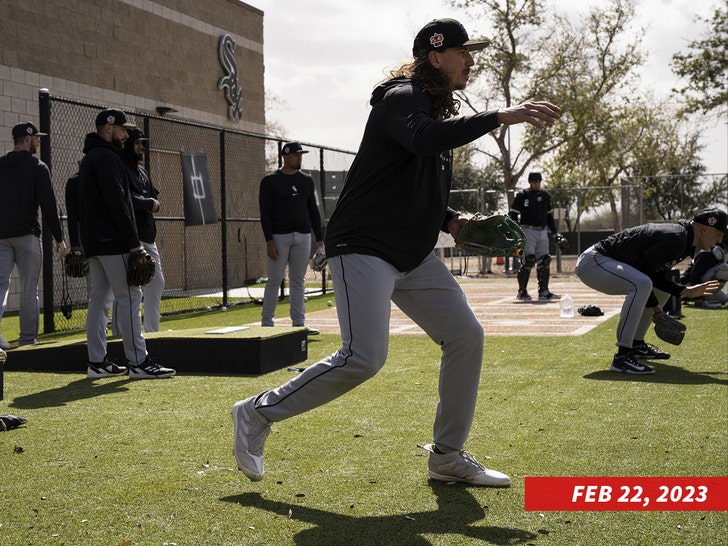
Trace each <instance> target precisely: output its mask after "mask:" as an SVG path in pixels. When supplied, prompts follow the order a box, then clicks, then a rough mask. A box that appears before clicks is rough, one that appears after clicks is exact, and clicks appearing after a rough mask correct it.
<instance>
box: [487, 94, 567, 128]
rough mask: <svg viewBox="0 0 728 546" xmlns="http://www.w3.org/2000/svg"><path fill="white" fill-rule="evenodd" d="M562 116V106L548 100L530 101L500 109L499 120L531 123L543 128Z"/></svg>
mask: <svg viewBox="0 0 728 546" xmlns="http://www.w3.org/2000/svg"><path fill="white" fill-rule="evenodd" d="M560 117H561V108H559V107H558V106H556V105H555V104H551V103H550V102H548V101H528V102H524V103H522V104H519V105H517V106H511V107H510V108H504V109H501V110H498V122H499V123H501V124H502V125H515V124H517V123H530V124H531V125H533V126H535V127H538V128H539V129H543V128H544V127H545V126H546V125H549V124H551V123H553V122H555V121H558V119H559V118H560Z"/></svg>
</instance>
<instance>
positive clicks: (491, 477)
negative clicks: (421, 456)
mask: <svg viewBox="0 0 728 546" xmlns="http://www.w3.org/2000/svg"><path fill="white" fill-rule="evenodd" d="M422 447H424V448H425V449H426V450H427V451H429V452H430V458H429V460H428V461H427V474H428V475H429V476H430V478H431V479H433V480H438V481H441V482H465V483H469V484H471V485H482V486H485V487H510V485H511V479H510V478H509V477H508V476H506V475H505V474H503V473H501V472H498V471H497V470H490V469H488V468H485V467H484V466H483V465H482V464H480V463H479V462H478V461H477V460H476V459H475V457H473V454H472V453H469V452H468V451H464V450H463V451H453V452H452V453H444V454H440V453H436V452H435V451H434V449H435V446H434V445H433V444H425V445H424V446H422Z"/></svg>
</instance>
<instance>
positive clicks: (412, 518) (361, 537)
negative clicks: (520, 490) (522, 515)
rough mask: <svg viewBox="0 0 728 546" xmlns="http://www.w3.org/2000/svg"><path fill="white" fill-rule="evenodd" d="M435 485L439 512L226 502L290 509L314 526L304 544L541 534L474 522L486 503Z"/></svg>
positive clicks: (280, 511) (251, 499) (297, 540)
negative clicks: (367, 512) (349, 511)
mask: <svg viewBox="0 0 728 546" xmlns="http://www.w3.org/2000/svg"><path fill="white" fill-rule="evenodd" d="M430 484H431V485H432V489H433V491H434V493H435V495H436V496H437V509H436V510H432V511H429V512H414V513H409V514H397V515H393V516H385V515H378V516H364V517H357V516H354V515H346V514H337V513H334V512H327V511H325V510H319V509H317V508H308V507H306V506H300V505H295V504H291V503H289V502H280V501H275V500H268V499H265V498H263V497H262V495H261V494H260V493H257V492H255V493H253V492H251V493H243V494H241V495H233V496H230V497H223V498H222V499H221V500H222V501H224V502H232V503H238V504H240V505H241V506H245V507H252V508H258V509H260V510H266V511H268V512H272V513H274V514H277V515H279V516H281V517H289V515H288V514H289V510H291V511H292V515H291V516H290V517H291V518H292V519H294V520H300V521H305V522H307V523H311V524H313V525H315V527H313V528H311V529H306V530H304V531H301V532H300V533H298V534H297V535H296V536H295V537H294V539H293V543H294V544H298V545H304V546H324V545H327V544H342V543H343V541H346V542H348V543H349V544H377V545H379V546H383V545H388V544H392V545H395V544H396V545H400V544H408V545H415V546H416V545H421V546H426V545H429V544H431V542H430V541H429V540H427V539H426V538H425V537H424V536H423V535H426V534H437V535H460V536H463V537H466V538H471V539H475V540H478V541H483V542H485V543H488V544H499V545H511V544H523V543H526V542H529V541H533V540H534V539H535V538H536V536H537V535H535V534H534V533H531V532H529V531H525V530H522V529H513V528H506V527H493V526H472V525H471V524H473V523H478V522H482V521H483V520H485V518H486V510H487V507H486V509H485V510H484V509H483V507H482V506H480V504H479V503H478V501H477V500H476V499H475V497H473V495H472V494H471V493H470V492H469V491H468V490H467V488H466V486H460V485H454V486H449V485H445V484H439V483H437V482H432V481H430ZM433 484H434V485H433Z"/></svg>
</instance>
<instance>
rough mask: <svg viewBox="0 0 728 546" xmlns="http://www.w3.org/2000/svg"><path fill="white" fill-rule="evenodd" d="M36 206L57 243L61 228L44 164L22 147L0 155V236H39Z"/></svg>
mask: <svg viewBox="0 0 728 546" xmlns="http://www.w3.org/2000/svg"><path fill="white" fill-rule="evenodd" d="M39 206H40V209H41V211H43V219H44V220H45V221H46V223H47V224H48V227H49V228H50V230H51V233H53V238H54V239H55V240H56V241H57V242H59V243H60V242H61V241H62V240H63V232H62V231H61V223H60V221H59V220H58V209H57V206H56V197H55V195H54V194H53V186H52V185H51V175H50V172H49V170H48V166H47V165H46V164H45V163H43V162H42V161H40V160H39V159H38V158H36V157H35V156H34V155H33V154H31V153H30V152H28V151H25V150H22V151H19V152H15V151H13V152H8V153H7V154H6V155H4V156H2V157H0V239H9V238H11V237H22V236H24V235H35V236H36V237H40V223H39V222H38V207H39Z"/></svg>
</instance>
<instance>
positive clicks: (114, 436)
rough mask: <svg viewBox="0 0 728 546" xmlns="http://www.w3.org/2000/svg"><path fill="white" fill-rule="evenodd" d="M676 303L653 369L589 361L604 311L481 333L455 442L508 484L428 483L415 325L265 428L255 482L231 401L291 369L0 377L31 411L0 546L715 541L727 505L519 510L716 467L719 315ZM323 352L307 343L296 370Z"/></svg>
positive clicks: (8, 443) (8, 436) (429, 348)
mask: <svg viewBox="0 0 728 546" xmlns="http://www.w3.org/2000/svg"><path fill="white" fill-rule="evenodd" d="M324 302H325V300H324V301H323V302H321V304H322V305H325V303H324ZM309 305H310V304H309ZM683 311H684V313H685V315H686V317H685V319H684V320H685V323H686V324H687V325H688V336H687V337H686V340H685V342H684V343H683V344H682V345H681V346H680V347H669V348H668V347H666V346H664V344H660V345H661V347H662V348H663V349H669V350H671V352H672V354H673V357H672V359H670V360H669V361H666V362H655V363H654V367H655V368H656V370H657V373H656V374H655V375H654V376H642V377H635V376H625V375H620V374H614V373H610V372H609V371H607V369H608V366H609V362H610V360H611V355H612V353H613V351H614V327H615V326H616V317H615V318H613V319H610V320H609V321H607V322H605V323H604V324H602V325H601V326H599V327H598V328H596V329H595V330H593V331H591V332H590V333H588V334H586V335H584V336H580V337H574V338H565V337H558V338H542V337H540V338H518V337H513V338H508V337H497V338H488V337H487V336H486V347H485V359H484V368H483V374H482V378H481V393H480V398H479V404H478V408H477V414H476V418H475V423H474V426H473V430H472V433H471V436H470V440H469V442H468V445H467V446H466V447H467V449H469V450H470V451H472V452H473V453H474V454H475V455H476V457H478V458H479V459H480V460H481V462H483V463H485V464H486V465H487V466H491V467H493V468H495V469H497V470H500V471H503V472H505V473H507V474H509V475H510V476H511V478H512V480H513V486H512V487H511V488H510V489H483V488H476V487H467V486H462V485H455V486H449V485H445V484H435V483H432V482H428V480H427V475H426V461H427V459H426V456H425V452H424V451H423V450H422V449H420V448H418V447H417V444H422V443H424V442H428V441H431V440H432V438H431V434H432V432H431V430H432V420H433V415H434V410H435V405H436V403H437V384H436V382H437V367H438V362H439V349H438V347H437V346H436V345H435V344H433V343H432V342H431V341H430V340H429V339H428V338H426V337H424V336H394V337H393V338H392V341H391V347H390V355H389V360H388V362H387V364H386V365H385V366H384V368H383V369H382V371H381V372H380V373H379V374H378V375H377V376H376V377H375V378H374V379H372V380H370V381H368V382H367V383H365V384H363V385H361V386H360V387H359V388H357V389H355V390H354V391H352V392H350V393H349V394H347V395H345V396H343V397H341V398H340V399H337V400H335V401H334V402H332V403H330V404H328V405H326V406H324V407H321V408H318V409H315V410H313V411H311V412H309V413H307V414H304V415H301V416H299V417H296V418H294V419H291V420H288V421H284V422H282V423H277V424H275V425H274V427H273V433H272V434H271V436H270V437H269V439H268V442H267V445H266V477H265V479H264V480H263V481H262V482H258V483H251V482H249V481H248V480H247V479H246V478H245V477H244V475H243V474H242V473H241V472H239V471H238V470H237V469H236V468H235V461H234V458H233V456H232V453H231V448H232V424H231V421H230V409H231V406H232V404H233V403H234V402H235V401H237V400H239V399H241V398H244V397H247V396H249V395H251V394H254V393H257V392H259V391H260V390H262V389H263V388H267V387H275V386H277V385H279V384H280V383H282V382H283V381H285V380H286V379H287V378H288V377H290V375H291V372H288V371H286V370H280V371H278V372H274V373H270V374H267V375H264V376H199V375H180V376H178V377H176V378H174V379H172V380H163V381H131V380H128V379H115V378H112V379H103V380H97V381H89V380H87V379H85V377H84V376H83V375H80V374H50V373H31V372H8V373H6V375H5V400H4V401H2V402H0V413H2V414H5V413H12V414H16V415H20V416H23V417H25V418H27V419H29V422H28V423H27V424H26V425H24V426H23V427H22V428H20V429H16V430H11V431H7V432H0V499H2V510H1V511H0V544H79V545H86V544H88V545H96V544H130V545H137V544H159V545H161V544H178V545H183V544H184V545H186V544H192V545H208V544H209V545H228V544H230V545H242V544H245V545H258V544H260V545H285V544H310V545H328V544H331V545H339V544H361V545H365V544H366V545H371V544H387V545H388V544H392V545H408V544H423V545H424V544H437V545H453V544H454V545H458V544H496V545H511V544H524V545H526V544H538V545H549V544H553V545H560V546H561V545H583V544H620V545H622V544H635V545H637V544H640V545H642V544H660V545H663V544H675V545H677V544H680V545H683V544H700V545H709V544H716V545H717V544H725V533H726V529H728V515H727V514H726V513H725V512H543V513H538V512H526V511H524V509H523V501H524V499H523V493H524V491H523V478H524V477H525V476H580V475H583V476H629V475H639V476H726V475H728V394H727V392H726V388H727V387H728V359H727V358H726V355H727V354H728V340H727V339H726V327H727V326H728V314H727V313H726V312H725V311H706V310H696V309H692V308H687V309H684V310H683ZM235 312H236V311H235V310H234V309H231V310H230V311H228V314H227V316H226V320H228V317H230V318H229V320H230V321H231V324H236V323H237V324H240V323H241V322H243V320H244V319H243V318H242V317H235V316H233V315H234V313H235ZM241 312H242V311H241ZM255 313H257V314H259V309H257V310H256V311H255ZM206 316H207V315H205V314H203V315H201V316H198V317H197V321H198V322H199V320H200V319H203V320H204V319H205V317H206ZM219 319H220V315H219V314H218V316H217V317H216V320H215V321H214V323H215V325H216V326H220V320H219ZM187 320H189V319H187ZM250 320H251V321H252V320H255V318H252V319H250ZM175 322H176V321H175ZM183 322H184V321H180V322H179V323H177V325H179V326H180V327H182V325H183V324H182V323H183ZM165 324H166V321H165V322H164V323H163V327H164V326H165ZM167 325H169V324H167ZM177 325H175V328H176V327H177ZM201 325H202V326H206V325H205V324H201ZM5 326H6V323H5V320H4V321H3V327H4V328H5ZM185 327H189V326H188V325H186V323H185ZM648 341H650V342H653V343H655V342H656V340H655V339H654V338H652V339H650V338H648ZM338 343H339V338H338V336H335V335H321V336H316V338H315V339H314V340H312V342H311V344H310V346H309V357H310V360H309V363H310V362H313V361H314V360H315V359H316V358H319V357H323V356H325V355H327V354H329V353H331V352H333V351H334V350H336V349H337V348H338ZM487 457H491V458H490V459H487Z"/></svg>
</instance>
